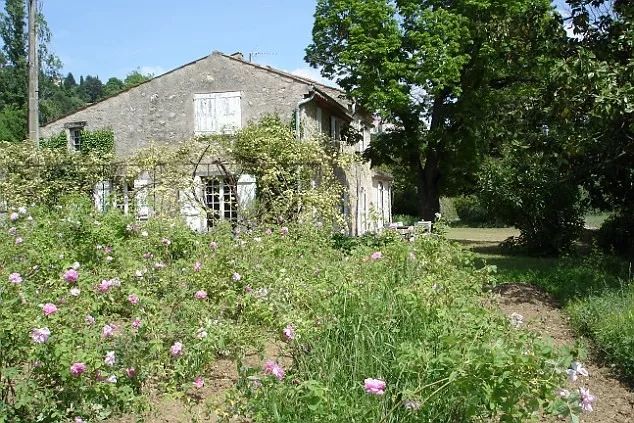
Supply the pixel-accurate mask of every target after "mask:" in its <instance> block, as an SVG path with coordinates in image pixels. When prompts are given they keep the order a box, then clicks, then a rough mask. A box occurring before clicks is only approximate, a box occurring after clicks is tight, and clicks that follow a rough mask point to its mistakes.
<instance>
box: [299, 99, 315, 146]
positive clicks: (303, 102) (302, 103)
mask: <svg viewBox="0 0 634 423" xmlns="http://www.w3.org/2000/svg"><path fill="white" fill-rule="evenodd" d="M314 98H315V91H313V93H312V94H311V95H310V97H308V98H306V99H304V100H302V101H300V102H299V103H297V109H295V134H296V135H295V136H296V137H297V139H298V140H300V139H301V138H302V137H301V132H300V131H301V128H302V123H301V121H302V112H301V107H302V106H303V105H305V104H308V103H310V102H311V101H313V99H314Z"/></svg>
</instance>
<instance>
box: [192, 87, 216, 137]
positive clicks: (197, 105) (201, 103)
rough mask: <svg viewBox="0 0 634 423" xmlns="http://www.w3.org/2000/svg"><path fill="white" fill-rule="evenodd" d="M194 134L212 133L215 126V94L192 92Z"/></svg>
mask: <svg viewBox="0 0 634 423" xmlns="http://www.w3.org/2000/svg"><path fill="white" fill-rule="evenodd" d="M194 109H195V116H194V119H195V128H194V132H195V133H196V135H204V134H212V133H214V132H216V131H217V127H216V120H215V116H216V97H215V94H194Z"/></svg>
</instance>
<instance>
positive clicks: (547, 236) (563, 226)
mask: <svg viewBox="0 0 634 423" xmlns="http://www.w3.org/2000/svg"><path fill="white" fill-rule="evenodd" d="M480 183H481V187H482V191H481V193H480V198H481V199H482V201H483V203H484V204H485V206H486V207H487V208H488V209H489V210H495V214H496V215H497V216H499V218H500V219H501V220H502V222H504V223H505V224H507V225H510V226H515V227H516V228H517V229H519V230H520V237H519V239H517V240H516V241H517V244H519V245H520V246H521V247H523V249H524V250H525V251H526V252H528V253H531V254H537V255H549V254H559V253H561V252H565V251H567V250H569V249H570V247H571V245H572V242H573V241H574V240H576V239H577V238H578V237H579V235H580V233H581V230H582V229H583V219H582V216H583V211H584V207H583V204H582V203H581V191H580V189H579V187H578V186H577V185H576V184H575V183H574V182H572V181H571V176H570V175H569V173H568V170H567V168H565V167H564V165H563V164H562V163H560V161H559V159H557V156H556V155H551V154H545V153H542V152H531V151H530V150H527V149H520V150H519V151H513V152H510V153H509V154H508V155H507V156H505V157H504V158H502V159H497V160H489V161H488V163H486V165H485V166H484V168H483V171H482V174H481V180H480Z"/></svg>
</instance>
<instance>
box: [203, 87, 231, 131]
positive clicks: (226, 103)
mask: <svg viewBox="0 0 634 423" xmlns="http://www.w3.org/2000/svg"><path fill="white" fill-rule="evenodd" d="M240 100H241V94H240V92H239V91H233V92H227V93H208V94H194V132H195V134H196V135H205V134H218V133H231V132H235V131H236V130H237V129H240V128H241V127H242V108H241V101H240Z"/></svg>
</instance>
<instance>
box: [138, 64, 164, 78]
mask: <svg viewBox="0 0 634 423" xmlns="http://www.w3.org/2000/svg"><path fill="white" fill-rule="evenodd" d="M137 70H138V71H139V72H141V73H142V74H143V75H148V74H152V75H154V76H159V75H162V74H164V73H165V72H167V71H166V70H165V68H163V67H162V66H141V67H139V68H138V69H137Z"/></svg>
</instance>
